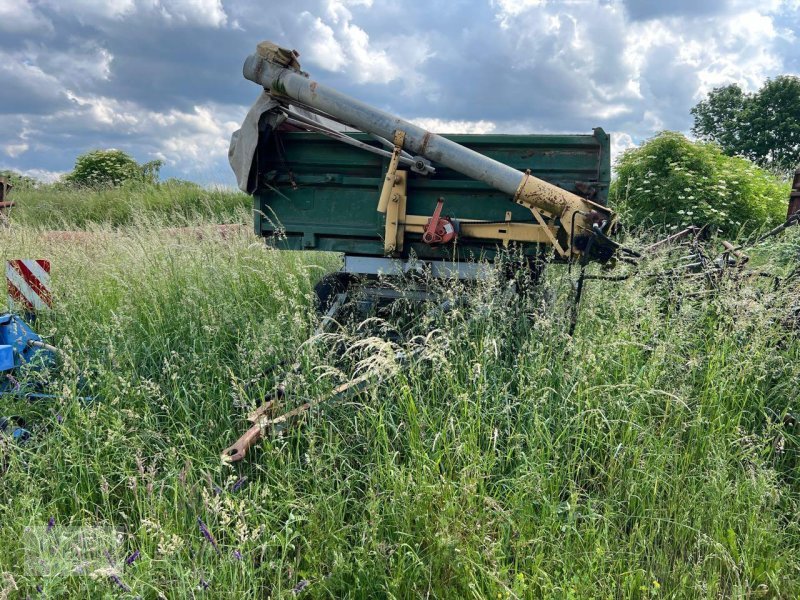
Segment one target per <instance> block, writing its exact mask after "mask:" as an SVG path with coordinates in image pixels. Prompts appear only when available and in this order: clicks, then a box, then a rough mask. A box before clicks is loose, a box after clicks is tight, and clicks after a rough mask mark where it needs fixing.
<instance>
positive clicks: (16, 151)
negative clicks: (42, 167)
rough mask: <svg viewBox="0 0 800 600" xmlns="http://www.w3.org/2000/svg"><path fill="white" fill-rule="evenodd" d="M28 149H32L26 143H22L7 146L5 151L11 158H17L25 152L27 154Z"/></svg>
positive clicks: (4, 147) (4, 148)
mask: <svg viewBox="0 0 800 600" xmlns="http://www.w3.org/2000/svg"><path fill="white" fill-rule="evenodd" d="M28 148H30V146H28V144H26V143H25V142H20V143H19V144H6V145H5V146H3V150H4V151H5V153H6V154H8V155H9V156H10V157H11V158H16V157H18V156H19V155H20V154H22V153H23V152H27V151H28Z"/></svg>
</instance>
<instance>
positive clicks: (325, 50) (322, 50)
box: [300, 11, 349, 71]
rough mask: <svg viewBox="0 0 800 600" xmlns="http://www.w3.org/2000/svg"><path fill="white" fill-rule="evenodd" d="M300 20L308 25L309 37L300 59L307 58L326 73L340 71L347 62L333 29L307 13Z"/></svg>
mask: <svg viewBox="0 0 800 600" xmlns="http://www.w3.org/2000/svg"><path fill="white" fill-rule="evenodd" d="M300 19H301V22H307V23H308V24H309V26H308V29H309V33H310V37H311V39H310V40H309V43H308V47H307V48H304V49H303V54H302V56H301V59H303V60H305V59H306V58H308V59H309V60H310V61H311V62H312V63H315V64H317V65H319V66H320V67H322V68H323V69H326V70H328V71H341V70H342V69H343V68H344V67H345V65H347V64H348V62H349V61H348V59H347V57H346V56H345V52H344V49H343V48H342V46H341V44H340V43H339V42H338V40H337V39H336V36H335V35H334V32H333V29H332V28H331V27H330V26H329V25H326V24H325V23H324V22H323V21H322V19H320V18H319V17H314V16H313V15H312V14H311V13H309V12H307V11H306V12H304V13H302V14H301V15H300Z"/></svg>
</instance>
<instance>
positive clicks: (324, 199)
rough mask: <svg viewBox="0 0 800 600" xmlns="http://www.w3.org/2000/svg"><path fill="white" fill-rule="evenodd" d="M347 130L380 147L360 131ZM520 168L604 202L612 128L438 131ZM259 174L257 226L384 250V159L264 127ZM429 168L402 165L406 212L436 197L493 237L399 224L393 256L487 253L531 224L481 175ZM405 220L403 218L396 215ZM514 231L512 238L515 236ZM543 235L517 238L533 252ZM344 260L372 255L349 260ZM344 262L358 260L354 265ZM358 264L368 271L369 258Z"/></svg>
mask: <svg viewBox="0 0 800 600" xmlns="http://www.w3.org/2000/svg"><path fill="white" fill-rule="evenodd" d="M349 135H350V137H352V138H354V139H356V140H358V141H361V142H363V143H365V144H369V145H370V146H373V147H375V148H378V149H380V148H382V145H381V144H380V142H377V141H375V140H374V139H372V138H371V137H370V136H368V135H366V134H362V133H354V134H349ZM443 137H446V138H447V139H449V140H452V141H454V142H456V143H457V144H460V145H462V146H465V147H466V148H469V149H471V150H474V151H476V152H478V153H480V154H482V155H484V156H488V157H490V158H493V159H495V160H497V161H499V162H501V163H504V164H506V165H508V166H511V167H513V168H514V169H517V170H519V171H526V170H530V171H531V172H532V173H535V174H536V176H537V177H539V178H541V179H543V180H545V181H547V182H549V183H552V184H554V185H556V186H558V187H559V188H562V189H564V190H567V191H569V192H572V193H574V194H576V195H579V196H581V197H583V198H586V199H588V200H592V201H594V202H596V203H598V204H602V205H605V204H606V200H607V197H608V186H609V182H610V178H611V166H610V154H609V150H610V148H609V136H608V134H606V133H605V132H604V131H603V130H602V129H600V128H597V129H595V130H594V132H593V133H592V134H588V135H549V134H548V135H494V134H490V135H447V136H443ZM261 152H262V154H263V156H262V158H261V160H260V161H259V163H260V164H259V166H258V168H259V174H258V184H257V188H256V190H255V193H254V195H253V208H254V214H255V232H256V234H257V235H260V236H263V237H265V238H266V240H267V243H268V244H270V245H271V246H273V247H275V248H281V249H287V250H323V251H329V252H341V253H343V254H344V255H345V256H347V257H348V258H350V257H353V258H355V257H372V258H385V257H386V256H387V252H386V245H385V241H386V240H385V237H386V235H385V233H386V224H387V219H389V218H390V215H389V212H388V211H387V212H379V211H378V210H377V206H378V201H379V196H380V194H381V189H382V187H383V184H384V180H385V174H386V173H387V171H388V170H389V167H390V165H389V163H390V159H389V158H388V157H385V156H380V155H377V154H373V153H371V152H367V151H364V150H363V149H361V148H357V147H353V146H349V145H345V144H342V143H340V142H339V141H337V140H336V139H332V138H330V137H327V136H325V135H321V134H317V133H307V132H302V131H281V130H279V129H278V130H276V131H274V132H271V135H270V136H269V139H268V140H266V142H265V143H263V144H262V145H261ZM432 166H433V167H434V168H435V174H434V175H425V174H421V173H415V172H413V171H411V170H409V171H407V175H406V182H405V183H406V190H405V197H406V207H405V209H406V210H405V212H406V214H407V215H425V216H426V218H427V217H430V216H431V215H433V213H434V211H435V209H436V205H437V202H438V200H439V199H440V198H441V199H443V211H442V212H443V214H444V215H453V219H454V220H456V219H457V222H471V221H472V220H474V221H483V222H486V223H489V224H492V225H494V226H495V228H496V229H497V232H496V234H497V236H498V237H497V238H486V239H482V238H476V237H468V236H460V237H459V238H458V240H457V241H456V242H455V243H453V244H445V245H431V244H427V243H425V242H424V241H423V235H422V234H420V233H413V232H408V233H406V232H402V233H404V236H403V237H404V243H403V244H402V247H401V248H398V249H396V250H395V251H394V252H389V253H388V255H389V256H390V257H391V258H392V259H395V260H396V259H404V260H405V259H408V258H409V257H416V258H417V259H421V260H426V261H428V260H429V261H466V262H474V259H478V258H481V259H487V260H491V259H492V258H493V257H494V256H495V253H496V252H497V249H498V248H499V247H502V246H503V245H504V242H505V240H503V239H501V237H500V236H502V235H503V229H504V228H506V229H508V227H507V226H508V225H509V224H530V225H537V223H536V219H535V217H533V216H532V214H531V211H530V210H529V209H528V208H526V207H524V206H521V205H519V204H516V203H514V202H512V201H511V198H510V197H509V196H508V195H507V194H504V193H503V192H501V191H498V190H497V189H494V188H492V187H490V186H489V185H487V184H486V183H483V182H480V181H476V180H474V179H471V178H469V177H466V176H464V175H462V174H460V173H458V172H456V171H454V170H452V169H448V168H446V167H444V166H442V165H440V164H437V163H435V162H434V163H432ZM400 227H401V228H403V227H404V226H403V224H402V223H401V225H400ZM512 241H513V240H512ZM542 243H546V242H533V243H519V242H518V244H519V245H520V246H521V248H522V250H523V251H524V253H526V254H528V255H535V254H537V253H538V252H540V250H541V244H542ZM347 263H348V264H350V265H363V266H366V265H369V264H377V263H374V262H372V263H371V262H370V261H364V260H348V261H347ZM350 270H359V269H357V267H352V268H351V269H350ZM360 272H369V269H368V268H364V269H360Z"/></svg>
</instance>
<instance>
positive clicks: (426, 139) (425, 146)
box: [419, 131, 434, 156]
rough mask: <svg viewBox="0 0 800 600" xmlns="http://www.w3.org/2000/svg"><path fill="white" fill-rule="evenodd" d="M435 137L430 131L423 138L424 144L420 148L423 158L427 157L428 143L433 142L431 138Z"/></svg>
mask: <svg viewBox="0 0 800 600" xmlns="http://www.w3.org/2000/svg"><path fill="white" fill-rule="evenodd" d="M433 135H434V134H433V133H431V132H430V131H426V132H425V135H424V136H423V138H422V144H421V145H420V147H419V153H420V154H421V155H422V156H425V153H426V152H427V151H428V142H430V141H431V138H432V137H433Z"/></svg>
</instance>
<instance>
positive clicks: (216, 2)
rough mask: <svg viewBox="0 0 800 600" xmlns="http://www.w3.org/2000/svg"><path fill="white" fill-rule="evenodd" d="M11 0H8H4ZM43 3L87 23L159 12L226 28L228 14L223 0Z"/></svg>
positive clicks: (49, 0) (191, 22) (173, 18)
mask: <svg viewBox="0 0 800 600" xmlns="http://www.w3.org/2000/svg"><path fill="white" fill-rule="evenodd" d="M4 1H8V0H4ZM41 2H42V4H43V5H46V6H49V7H50V8H52V9H54V10H57V11H58V12H61V13H63V14H69V15H71V16H74V17H76V18H77V19H78V20H79V21H82V22H86V23H92V24H96V23H101V22H103V21H106V20H112V21H114V20H121V19H126V18H128V17H131V16H133V15H136V14H142V15H147V14H158V15H161V17H162V18H163V19H164V20H166V21H167V22H170V23H178V24H188V25H199V26H202V27H222V26H224V25H225V24H226V23H227V21H228V15H227V14H226V13H225V9H224V8H223V6H222V1H221V0H70V1H69V2H64V1H63V0H41Z"/></svg>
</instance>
